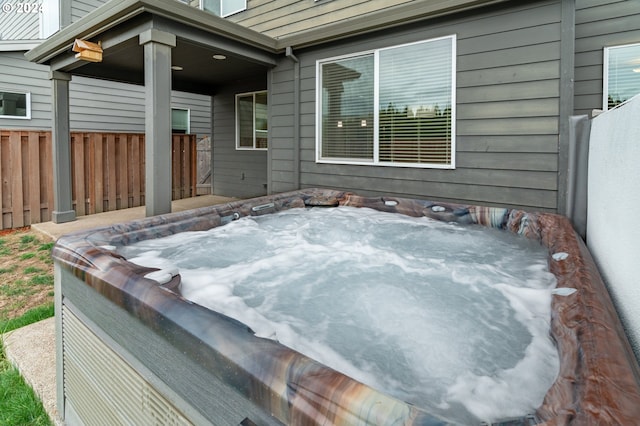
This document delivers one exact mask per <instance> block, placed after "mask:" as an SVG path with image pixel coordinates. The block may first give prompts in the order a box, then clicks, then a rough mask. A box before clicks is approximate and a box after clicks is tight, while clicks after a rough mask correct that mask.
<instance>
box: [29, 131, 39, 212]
mask: <svg viewBox="0 0 640 426" xmlns="http://www.w3.org/2000/svg"><path fill="white" fill-rule="evenodd" d="M27 137H28V143H29V158H28V164H29V169H30V170H29V179H28V182H27V185H28V187H29V220H28V222H29V224H32V223H39V222H41V221H42V217H41V214H40V204H41V200H42V196H41V193H40V190H41V187H40V181H41V177H40V134H39V133H36V132H29V133H28V136H27Z"/></svg>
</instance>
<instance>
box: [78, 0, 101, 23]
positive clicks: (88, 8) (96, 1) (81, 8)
mask: <svg viewBox="0 0 640 426" xmlns="http://www.w3.org/2000/svg"><path fill="white" fill-rule="evenodd" d="M106 2H107V0H73V1H72V2H71V22H76V21H78V20H79V19H80V18H82V17H83V16H85V15H86V14H88V13H89V12H92V11H93V10H94V9H97V8H98V7H100V6H102V5H103V4H104V3H106Z"/></svg>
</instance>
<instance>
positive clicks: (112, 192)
mask: <svg viewBox="0 0 640 426" xmlns="http://www.w3.org/2000/svg"><path fill="white" fill-rule="evenodd" d="M116 164H117V160H116V135H115V134H113V133H111V134H108V135H107V170H108V176H107V211H113V210H116V203H117V200H118V185H117V184H116V172H117V171H118V168H117V166H116Z"/></svg>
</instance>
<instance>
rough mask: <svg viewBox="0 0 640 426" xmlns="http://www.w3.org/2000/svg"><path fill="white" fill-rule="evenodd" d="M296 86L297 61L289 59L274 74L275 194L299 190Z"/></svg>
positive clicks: (272, 123)
mask: <svg viewBox="0 0 640 426" xmlns="http://www.w3.org/2000/svg"><path fill="white" fill-rule="evenodd" d="M294 85H295V81H294V80H293V61H292V60H291V59H288V58H285V59H282V60H280V63H278V66H277V67H276V68H275V69H274V70H273V71H272V72H271V91H270V97H269V99H270V102H271V105H270V107H271V116H270V117H269V119H270V121H269V128H270V133H271V135H270V136H271V139H270V144H271V145H270V146H271V166H270V168H271V179H270V186H269V191H270V192H272V193H278V192H284V191H290V190H293V189H297V188H296V187H295V185H294V182H295V180H296V177H295V176H294V173H296V172H295V170H296V167H295V161H296V158H295V154H294V147H293V145H294V144H295V143H296V141H295V136H294V119H295V118H294V111H295V108H294V96H295V95H294Z"/></svg>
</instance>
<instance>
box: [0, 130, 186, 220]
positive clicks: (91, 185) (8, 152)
mask: <svg viewBox="0 0 640 426" xmlns="http://www.w3.org/2000/svg"><path fill="white" fill-rule="evenodd" d="M176 136H177V137H174V138H173V140H174V147H173V148H172V151H173V153H172V155H173V156H174V158H173V159H172V166H173V167H174V168H175V170H174V171H173V172H172V176H173V177H174V180H173V182H172V198H173V199H179V198H184V197H190V196H195V194H196V184H197V182H196V164H195V161H196V138H195V135H176ZM70 137H71V173H72V196H73V202H74V208H75V211H76V214H77V215H78V216H82V215H86V214H93V213H99V212H102V211H112V210H116V209H122V208H129V207H137V206H140V205H143V204H144V199H145V196H144V190H145V178H144V175H145V172H144V166H145V158H144V151H145V146H144V135H141V134H132V133H87V132H71V135H70ZM51 150H52V147H51V132H47V131H19V130H16V131H14V130H0V216H1V217H0V229H5V228H15V227H21V226H25V225H30V224H31V223H38V222H44V221H48V220H51V213H52V211H53V207H54V206H53V167H52V166H53V164H52V151H51Z"/></svg>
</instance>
